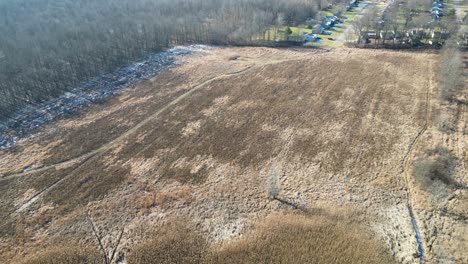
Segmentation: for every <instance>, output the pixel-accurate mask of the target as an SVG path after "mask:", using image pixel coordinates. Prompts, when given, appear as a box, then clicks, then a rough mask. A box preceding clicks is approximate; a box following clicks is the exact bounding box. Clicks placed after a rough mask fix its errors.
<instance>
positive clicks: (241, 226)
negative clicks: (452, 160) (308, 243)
mask: <svg viewBox="0 0 468 264" xmlns="http://www.w3.org/2000/svg"><path fill="white" fill-rule="evenodd" d="M179 63H180V65H179V66H178V67H176V68H174V69H171V70H169V71H168V72H165V73H162V74H161V75H159V76H157V77H155V78H153V79H151V80H148V81H147V82H145V83H143V84H142V85H139V86H137V87H134V88H129V89H128V91H126V92H125V93H124V94H122V95H120V96H118V97H116V98H114V99H112V100H111V101H109V102H107V103H105V104H102V105H97V106H94V107H91V108H90V109H88V110H86V111H84V112H82V113H81V114H80V115H79V116H77V117H74V118H70V119H67V120H62V121H59V122H57V123H56V124H54V125H52V126H50V127H48V128H47V129H45V130H44V131H42V132H41V133H40V134H38V135H36V136H35V137H33V138H30V139H27V140H23V141H21V142H19V144H18V146H16V147H15V148H14V149H12V150H9V151H3V152H0V225H1V226H0V258H1V259H4V260H15V261H20V260H21V259H22V258H23V256H27V257H30V256H31V255H34V252H37V251H38V250H39V249H43V248H45V247H48V246H49V245H57V244H60V243H65V242H67V243H81V244H86V245H94V243H95V242H94V240H93V234H92V230H91V227H90V226H89V224H88V222H87V220H86V212H87V211H89V212H90V214H91V216H92V218H93V220H94V221H95V223H96V226H97V227H98V228H99V230H100V232H101V234H102V236H103V237H104V239H103V241H104V244H105V247H112V244H113V243H114V242H115V240H116V237H117V236H118V234H119V229H120V228H121V227H125V232H124V233H123V239H122V243H121V244H120V245H119V247H118V251H119V255H122V256H123V254H127V253H128V252H131V249H132V248H133V247H134V246H135V245H136V244H137V243H139V242H140V241H141V240H142V239H143V238H144V237H143V236H140V235H139V234H142V233H144V232H145V230H146V229H147V228H148V229H149V227H152V226H158V225H161V224H162V223H165V222H168V221H170V220H171V219H173V217H181V218H184V219H188V221H189V222H190V226H192V227H193V229H196V230H197V231H198V232H199V233H200V234H201V235H202V236H203V237H204V238H205V239H206V240H207V241H208V243H209V248H210V251H211V252H215V253H216V252H217V254H218V255H216V254H215V255H214V256H212V258H214V259H215V260H216V259H217V258H219V257H222V256H227V255H230V256H233V257H232V258H233V259H234V260H236V259H237V260H238V259H239V258H240V257H239V254H241V253H242V252H246V251H247V252H248V251H251V250H252V248H255V247H257V248H259V249H261V250H264V251H265V252H268V249H265V247H263V246H264V245H263V244H261V243H260V244H258V245H253V244H252V243H251V242H249V240H248V239H252V240H254V239H256V238H258V237H260V238H266V239H264V240H265V241H270V240H268V239H271V240H272V241H275V239H276V240H277V239H278V237H281V236H283V235H285V233H288V232H278V234H277V235H278V236H275V235H272V233H268V232H269V231H268V230H270V229H271V226H270V225H268V223H270V224H271V223H272V222H275V221H277V218H274V217H273V218H267V220H266V223H263V222H261V221H260V222H261V223H263V224H260V225H259V224H257V221H259V219H262V218H263V217H266V216H269V215H271V214H272V213H275V212H278V211H280V212H284V213H288V215H289V213H290V211H298V210H297V209H296V210H294V209H293V208H300V209H301V210H302V211H306V213H304V214H301V215H298V216H297V217H291V216H290V215H289V216H288V217H290V218H288V219H289V220H285V223H284V225H285V227H284V228H285V230H288V228H291V226H292V227H298V226H299V227H301V228H303V230H305V231H304V232H305V234H312V235H313V234H316V233H315V232H317V231H316V230H320V232H322V231H323V232H324V233H323V234H331V235H336V237H337V238H338V241H335V242H336V243H338V245H339V243H345V242H343V241H349V240H352V241H356V243H355V245H358V247H357V249H356V248H352V247H351V248H350V247H345V248H344V251H343V252H355V251H356V250H357V253H356V254H357V255H352V258H354V257H356V258H359V257H360V256H363V257H362V258H363V259H368V260H369V261H368V262H369V263H372V262H373V261H372V260H373V259H374V257H375V256H374V255H373V254H368V253H369V252H368V249H369V248H373V249H375V251H377V252H382V256H384V254H388V255H389V256H391V258H389V262H391V261H396V262H399V263H418V262H419V260H418V258H417V256H416V257H415V254H416V253H417V245H416V242H415V239H414V230H413V228H412V225H411V219H410V217H409V215H408V209H407V204H406V201H407V200H406V199H407V193H408V192H409V193H410V194H411V202H412V204H413V210H414V211H415V214H416V216H417V217H416V218H417V220H418V222H419V226H420V227H419V228H420V231H421V233H422V238H423V242H424V246H425V247H426V253H427V258H428V259H429V260H437V261H444V260H450V261H454V262H460V263H463V262H467V261H468V256H467V255H466V253H465V252H464V251H463V250H462V249H463V248H466V243H467V240H466V236H465V235H464V234H466V232H467V230H468V227H467V223H466V217H467V216H468V212H467V211H466V198H467V197H468V195H467V193H466V189H460V190H457V191H455V192H452V190H447V194H448V195H446V196H443V197H440V199H439V200H440V202H438V203H437V208H438V210H433V209H434V208H432V207H431V206H429V205H427V204H426V201H428V198H427V196H428V195H429V194H427V192H425V191H424V190H421V189H420V188H419V187H418V185H417V183H416V182H415V181H414V180H413V179H412V178H411V177H412V176H411V175H409V174H408V169H405V168H403V170H402V167H409V166H411V164H412V161H413V160H414V159H416V158H417V157H418V156H419V155H421V153H422V152H423V151H426V146H431V147H432V145H433V146H436V145H438V144H440V143H441V142H443V135H442V134H438V133H440V132H438V131H437V129H436V128H435V122H434V121H433V120H434V119H435V118H436V117H435V116H436V113H437V112H440V111H442V110H441V109H440V107H439V106H438V104H436V100H437V99H436V98H437V84H436V80H435V77H434V71H435V69H436V64H437V55H434V54H425V53H417V52H391V51H377V50H358V49H334V50H332V51H328V52H327V51H322V50H293V49H289V50H281V49H267V48H210V49H208V50H206V51H205V52H201V53H198V54H196V55H192V56H190V57H186V58H183V59H182V60H181V61H180V62H179ZM446 107H447V108H450V106H446ZM461 107H462V109H460V110H458V111H459V114H458V116H459V117H458V119H457V120H459V121H457V122H458V123H457V124H458V125H457V126H459V128H458V129H457V131H458V132H457V133H455V134H454V135H453V136H450V138H452V139H449V140H453V141H454V143H453V146H450V149H451V150H452V149H458V151H459V152H460V153H461V154H460V155H462V156H460V155H458V154H457V156H459V158H461V160H462V162H461V163H459V164H462V165H463V166H464V164H465V160H466V157H467V156H466V143H464V144H465V145H463V143H460V142H467V140H466V131H467V125H466V109H465V108H466V106H461ZM460 113H461V114H460ZM460 120H462V121H460ZM426 127H427V129H426V130H427V132H425V133H424V134H421V135H420V134H419V132H420V131H421V129H422V128H426ZM417 135H419V136H418V137H417V140H415V138H416V136H417ZM455 135H456V136H455ZM420 142H429V143H428V144H420ZM422 145H424V146H422ZM459 166H461V165H459ZM457 168H458V169H460V167H457ZM463 168H464V167H463ZM272 171H276V172H277V173H278V177H279V186H280V187H279V189H280V191H279V198H280V199H279V200H270V199H268V197H267V192H266V182H267V179H268V177H269V175H270V174H271V172H272ZM460 173H461V174H458V175H466V174H463V173H466V169H463V170H461V171H460ZM456 180H457V181H463V180H465V179H464V178H463V177H461V176H460V177H458V178H456ZM407 191H408V192H407ZM449 197H451V198H450V200H449ZM280 200H283V201H285V202H281V201H280ZM349 212H354V213H352V215H353V216H352V217H353V218H352V219H356V221H355V222H354V223H356V226H352V228H350V230H349V232H350V233H347V232H346V228H345V227H346V223H347V222H346V218H347V216H348V214H349ZM453 214H455V215H456V216H457V217H459V218H453V217H452V215H453ZM275 219H276V220H275ZM323 219H327V220H330V221H331V222H330V223H328V224H324V228H319V227H320V225H317V223H320V222H322V221H323ZM444 223H447V224H444ZM330 225H332V226H337V228H336V229H333V228H330ZM258 226H260V227H261V228H260V229H259V227H258ZM317 226H319V227H317ZM251 227H254V228H253V229H252V228H251ZM351 229H352V230H351ZM434 229H436V230H437V231H436V232H434V231H433V230H434ZM252 230H256V231H255V232H254V233H252ZM259 230H260V231H259ZM262 230H263V231H262ZM265 230H266V231H265ZM332 230H334V231H332ZM360 230H362V231H360ZM267 231H268V232H267ZM262 232H266V233H262ZM334 232H335V233H334ZM241 234H245V236H242V237H241V238H245V237H247V240H242V239H239V235H241ZM321 234H322V233H321ZM312 235H305V236H304V237H307V236H312ZM361 235H362V236H361ZM318 237H320V236H318ZM371 237H372V238H373V239H370V238H371ZM286 239H292V238H288V237H287V236H286ZM298 239H299V238H298ZM317 239H318V238H317ZM340 239H341V240H340ZM299 241H300V240H298V242H297V243H300V242H299ZM335 242H334V243H335ZM226 243H227V244H226ZM285 245H288V247H290V245H289V244H285ZM276 246H277V245H276ZM336 246H337V245H335V244H333V243H331V242H330V245H329V248H330V249H335V250H336ZM141 250H144V249H141ZM223 250H226V251H223ZM314 250H318V252H320V250H321V249H320V248H318V249H314ZM360 250H362V255H359V254H360V253H361V252H360ZM226 252H227V253H226ZM366 252H367V253H366ZM223 254H227V255H223ZM349 254H351V253H349ZM241 255H242V254H241ZM350 258H351V257H350ZM385 258H386V257H385ZM224 259H228V260H229V258H227V257H226V258H224ZM228 260H226V262H229V261H228ZM243 260H244V261H246V262H249V261H252V262H255V261H258V259H256V256H250V257H249V256H246V259H243ZM296 260H297V259H296ZM298 261H303V260H298ZM324 261H325V262H326V260H324Z"/></svg>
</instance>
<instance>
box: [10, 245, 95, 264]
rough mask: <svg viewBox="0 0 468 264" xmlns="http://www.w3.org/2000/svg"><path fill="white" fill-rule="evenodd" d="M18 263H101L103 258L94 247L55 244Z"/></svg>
mask: <svg viewBox="0 0 468 264" xmlns="http://www.w3.org/2000/svg"><path fill="white" fill-rule="evenodd" d="M19 263H20V264H102V263H103V258H102V256H101V255H100V254H99V251H97V250H96V249H94V248H91V247H82V246H79V245H70V246H56V247H52V248H49V249H46V250H44V251H41V252H38V253H36V254H34V255H32V256H29V257H27V258H26V259H25V260H23V261H21V262H19Z"/></svg>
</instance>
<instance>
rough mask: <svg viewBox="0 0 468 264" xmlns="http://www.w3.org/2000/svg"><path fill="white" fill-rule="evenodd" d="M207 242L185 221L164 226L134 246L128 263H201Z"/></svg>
mask: <svg viewBox="0 0 468 264" xmlns="http://www.w3.org/2000/svg"><path fill="white" fill-rule="evenodd" d="M206 250H207V242H206V240H205V239H204V237H203V236H201V235H200V234H198V233H197V232H195V231H194V230H193V229H191V228H189V227H188V225H187V224H186V223H185V222H182V221H175V222H173V223H169V224H167V225H164V226H162V227H161V228H160V229H158V230H157V231H155V232H154V234H153V237H152V238H150V239H149V240H148V241H146V242H144V243H143V244H141V245H138V246H135V247H134V248H132V249H131V250H130V252H129V254H128V258H127V263H128V264H152V263H154V264H164V263H181V264H183V263H200V262H201V261H202V259H203V257H204V256H205V255H206Z"/></svg>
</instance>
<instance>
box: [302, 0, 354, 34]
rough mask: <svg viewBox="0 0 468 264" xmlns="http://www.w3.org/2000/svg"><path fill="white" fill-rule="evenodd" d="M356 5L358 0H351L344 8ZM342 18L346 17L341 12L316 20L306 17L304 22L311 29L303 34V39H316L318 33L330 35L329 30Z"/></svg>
mask: <svg viewBox="0 0 468 264" xmlns="http://www.w3.org/2000/svg"><path fill="white" fill-rule="evenodd" d="M358 5H359V0H351V1H350V2H349V3H348V5H347V6H346V9H347V10H348V11H349V10H351V9H353V8H354V7H357V6H358ZM343 19H346V17H344V16H342V15H341V12H338V13H335V14H334V15H333V16H326V17H324V18H323V19H321V20H318V21H317V20H314V19H312V18H309V19H307V20H306V23H307V24H309V28H310V29H312V32H311V33H309V34H304V37H303V41H304V42H310V41H316V40H317V39H319V36H318V34H321V35H331V34H332V32H331V31H330V30H332V29H333V27H334V26H335V25H336V24H338V23H340V22H342V20H343Z"/></svg>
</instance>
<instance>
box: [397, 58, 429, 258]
mask: <svg viewBox="0 0 468 264" xmlns="http://www.w3.org/2000/svg"><path fill="white" fill-rule="evenodd" d="M432 66H433V63H432V62H431V63H430V68H432ZM432 87H433V79H432V78H431V81H430V84H429V85H428V89H427V91H426V98H425V113H424V115H425V120H424V124H423V126H422V128H421V129H420V130H419V131H418V134H417V135H416V137H415V138H414V139H413V140H412V141H411V143H410V145H409V146H408V151H407V152H406V154H405V156H404V157H403V159H402V160H401V172H402V173H403V175H404V179H405V183H406V187H405V189H406V206H407V207H408V214H409V216H410V218H411V224H412V226H413V229H414V232H415V238H416V243H417V245H418V252H419V262H420V263H424V262H425V258H426V254H425V246H424V242H423V240H422V237H421V233H420V232H419V228H418V224H417V220H416V215H415V213H414V211H413V195H412V193H411V191H412V190H411V183H410V177H411V165H412V162H411V156H412V154H413V152H414V150H415V148H416V146H417V144H418V143H419V142H420V140H421V137H422V135H423V134H424V133H425V132H426V131H427V128H428V127H429V121H430V120H429V119H430V117H429V111H430V103H431V101H430V95H431V90H432Z"/></svg>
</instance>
